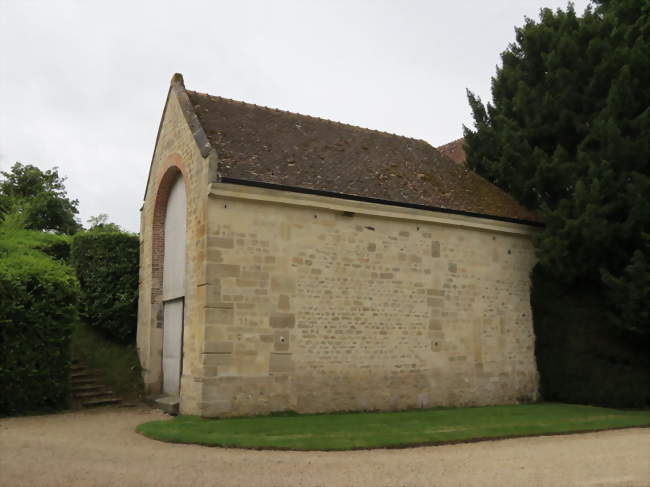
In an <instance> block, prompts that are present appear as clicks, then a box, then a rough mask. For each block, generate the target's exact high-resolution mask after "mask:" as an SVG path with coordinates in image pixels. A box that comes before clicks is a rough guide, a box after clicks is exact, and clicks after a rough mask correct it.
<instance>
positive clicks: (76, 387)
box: [70, 382, 106, 394]
mask: <svg viewBox="0 0 650 487" xmlns="http://www.w3.org/2000/svg"><path fill="white" fill-rule="evenodd" d="M70 389H71V390H72V393H73V394H75V393H77V392H87V391H97V390H103V389H106V386H105V385H104V384H101V383H100V382H88V383H84V384H72V387H71V388H70Z"/></svg>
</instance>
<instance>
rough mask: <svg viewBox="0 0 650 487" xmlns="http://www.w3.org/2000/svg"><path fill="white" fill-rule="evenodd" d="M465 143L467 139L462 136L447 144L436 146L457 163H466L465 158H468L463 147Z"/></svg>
mask: <svg viewBox="0 0 650 487" xmlns="http://www.w3.org/2000/svg"><path fill="white" fill-rule="evenodd" d="M464 144H465V139H464V138H463V137H461V138H460V139H456V140H452V141H451V142H448V143H446V144H445V145H441V146H439V147H436V149H437V150H438V152H440V153H441V154H444V155H446V156H447V157H449V159H451V160H452V161H454V162H455V163H456V164H465V159H467V158H466V156H465V149H464V148H463V145H464Z"/></svg>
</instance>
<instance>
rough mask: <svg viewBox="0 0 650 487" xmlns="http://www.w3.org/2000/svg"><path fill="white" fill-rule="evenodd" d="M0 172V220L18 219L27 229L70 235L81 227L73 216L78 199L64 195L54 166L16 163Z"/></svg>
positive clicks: (62, 182)
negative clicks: (45, 169)
mask: <svg viewBox="0 0 650 487" xmlns="http://www.w3.org/2000/svg"><path fill="white" fill-rule="evenodd" d="M0 174H2V176H3V178H2V179H0V219H3V220H4V219H7V218H11V219H13V220H18V221H21V222H22V224H24V226H25V228H28V229H31V230H44V231H55V232H59V233H66V234H70V235H71V234H73V233H75V232H76V231H78V230H80V229H81V225H80V224H79V222H78V221H77V219H76V217H75V215H77V213H78V209H77V207H78V206H79V202H78V201H77V200H71V199H69V198H68V195H67V193H66V189H65V184H64V182H65V178H62V177H61V176H59V172H58V168H56V167H55V168H54V169H51V170H47V171H41V170H40V169H39V168H37V167H35V166H32V165H31V164H26V165H25V164H21V163H19V162H17V163H15V164H14V165H13V166H12V168H11V170H10V171H6V172H5V171H3V172H1V173H0Z"/></svg>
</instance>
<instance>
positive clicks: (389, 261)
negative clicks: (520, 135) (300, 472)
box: [199, 184, 538, 416]
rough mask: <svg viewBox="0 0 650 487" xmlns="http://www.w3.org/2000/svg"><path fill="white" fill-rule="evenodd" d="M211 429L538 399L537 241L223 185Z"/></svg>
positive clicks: (210, 282)
mask: <svg viewBox="0 0 650 487" xmlns="http://www.w3.org/2000/svg"><path fill="white" fill-rule="evenodd" d="M212 188H213V189H212V192H211V195H210V198H209V206H208V225H207V252H206V256H207V275H206V282H205V285H203V286H201V288H200V289H201V291H200V292H201V300H203V301H204V303H205V306H206V307H205V329H204V334H203V337H202V338H203V340H202V342H203V343H202V344H201V345H202V347H201V350H200V356H201V363H202V365H203V367H204V368H203V379H202V383H203V389H202V397H201V403H200V404H199V409H200V410H201V414H203V415H204V416H214V415H242V414H257V413H265V412H270V411H278V410H285V409H290V410H296V411H300V412H317V411H334V410H359V409H363V410H366V409H367V410H372V409H380V410H388V409H403V408H417V407H431V406H451V405H454V406H467V405H486V404H502V403H514V402H518V401H530V400H534V399H535V398H536V397H537V384H538V378H537V370H536V365H535V357H534V335H533V328H532V320H531V308H530V300H529V296H530V285H529V273H530V271H531V269H532V266H533V265H534V251H533V246H532V244H531V242H530V233H531V232H532V230H531V229H530V227H526V226H524V225H518V224H512V223H504V222H496V221H490V220H485V219H480V218H474V217H465V216H459V215H445V214H442V213H434V212H428V211H423V210H413V209H406V208H397V207H387V206H385V205H378V204H373V203H361V202H352V201H343V200H338V199H333V198H327V197H321V196H313V195H298V194H295V193H284V192H280V191H276V190H269V189H259V188H251V187H242V186H235V185H227V184H213V185H212Z"/></svg>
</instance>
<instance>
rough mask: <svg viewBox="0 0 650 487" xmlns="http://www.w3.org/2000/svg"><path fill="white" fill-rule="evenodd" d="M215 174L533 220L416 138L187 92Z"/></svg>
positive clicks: (483, 182)
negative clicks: (213, 152)
mask: <svg viewBox="0 0 650 487" xmlns="http://www.w3.org/2000/svg"><path fill="white" fill-rule="evenodd" d="M187 94H188V96H189V100H190V102H191V104H192V106H193V108H194V111H195V113H196V115H197V116H198V118H199V120H200V122H201V125H202V126H203V129H204V130H205V133H206V135H207V137H208V139H209V141H210V144H211V145H212V147H213V148H214V149H215V150H216V152H217V155H218V157H219V173H220V175H221V177H226V178H232V179H240V180H246V181H251V182H258V183H269V184H277V185H284V186H290V187H294V188H302V189H308V190H319V191H327V192H333V193H339V194H344V195H353V196H361V197H366V198H377V199H381V200H388V201H392V202H397V203H408V204H417V205H425V206H432V207H439V208H445V209H449V210H455V211H464V212H471V213H478V214H482V215H491V216H496V217H501V218H513V219H521V220H533V221H534V220H535V218H534V216H533V215H532V214H531V213H530V212H529V211H527V210H526V209H524V208H523V207H521V206H520V205H519V204H518V203H517V202H516V201H515V200H514V199H513V198H512V197H510V196H509V195H507V194H506V193H504V192H503V191H501V190H500V189H499V188H497V187H496V186H494V185H493V184H491V183H489V182H488V181H486V180H485V179H483V178H481V177H480V176H478V175H477V174H475V173H473V172H471V171H469V170H467V169H466V168H464V167H461V166H459V165H457V164H456V163H454V162H453V161H452V160H450V159H449V158H447V157H446V156H444V155H442V154H440V153H439V152H438V151H437V150H436V149H434V148H433V147H432V146H430V145H429V144H427V143H426V142H424V141H422V140H416V139H409V138H406V137H400V136H397V135H393V134H388V133H384V132H378V131H374V130H368V129H363V128H360V127H354V126H351V125H345V124H342V123H337V122H331V121H327V120H323V119H319V118H314V117H309V116H305V115H299V114H295V113H291V112H285V111H281V110H276V109H271V108H266V107H261V106H257V105H252V104H248V103H243V102H238V101H233V100H229V99H225V98H221V97H216V96H211V95H207V94H203V93H197V92H193V91H189V90H187Z"/></svg>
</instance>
